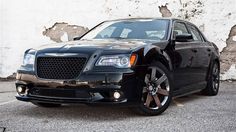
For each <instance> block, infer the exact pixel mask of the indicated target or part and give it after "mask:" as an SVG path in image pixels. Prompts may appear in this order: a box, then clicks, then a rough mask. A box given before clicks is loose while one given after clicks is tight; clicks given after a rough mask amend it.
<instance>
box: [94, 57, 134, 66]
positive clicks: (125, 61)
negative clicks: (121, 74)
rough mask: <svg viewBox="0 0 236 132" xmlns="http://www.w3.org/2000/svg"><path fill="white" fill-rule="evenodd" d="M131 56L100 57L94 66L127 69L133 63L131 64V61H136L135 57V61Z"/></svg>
mask: <svg viewBox="0 0 236 132" xmlns="http://www.w3.org/2000/svg"><path fill="white" fill-rule="evenodd" d="M131 56H133V55H131ZM131 56H129V55H110V56H101V57H100V58H99V59H98V61H97V63H96V66H115V67H118V68H128V67H131V66H132V65H133V64H134V63H133V62H132V63H131V60H133V61H135V60H136V55H135V59H134V58H132V59H131Z"/></svg>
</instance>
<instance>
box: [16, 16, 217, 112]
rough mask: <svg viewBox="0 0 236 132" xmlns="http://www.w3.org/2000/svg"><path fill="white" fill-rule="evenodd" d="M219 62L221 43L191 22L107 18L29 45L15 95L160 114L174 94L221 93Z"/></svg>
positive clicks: (49, 103)
mask: <svg viewBox="0 0 236 132" xmlns="http://www.w3.org/2000/svg"><path fill="white" fill-rule="evenodd" d="M219 63H220V62H219V51H218V48H217V47H216V45H215V44H214V43H212V42H209V41H208V40H207V39H206V38H205V36H204V35H203V34H202V33H201V32H200V31H199V29H198V28H197V27H196V26H195V25H194V24H192V23H190V22H186V21H183V20H179V19H169V18H168V19H164V18H133V19H119V20H112V21H105V22H102V23H100V24H99V25H97V26H96V27H94V28H92V29H91V30H90V31H88V32H87V33H86V34H84V35H83V36H82V37H78V38H75V41H69V42H65V43H58V44H50V45H45V46H42V47H40V48H39V49H29V50H27V51H26V52H25V55H24V62H23V65H22V66H21V67H20V68H19V69H18V71H17V82H16V90H17V93H18V94H17V96H16V98H17V99H18V100H21V101H29V102H32V103H33V104H35V105H38V106H42V107H56V106H60V105H61V104H68V103H85V104H106V105H108V104H113V105H114V104H119V105H127V106H132V108H134V110H136V111H137V112H139V113H142V114H145V115H158V114H160V113H162V112H164V111H165V110H166V109H167V107H168V106H169V104H170V102H171V100H172V97H179V96H183V95H186V94H191V93H195V92H202V93H203V94H206V95H210V96H212V95H217V93H218V90H219V73H220V64H219Z"/></svg>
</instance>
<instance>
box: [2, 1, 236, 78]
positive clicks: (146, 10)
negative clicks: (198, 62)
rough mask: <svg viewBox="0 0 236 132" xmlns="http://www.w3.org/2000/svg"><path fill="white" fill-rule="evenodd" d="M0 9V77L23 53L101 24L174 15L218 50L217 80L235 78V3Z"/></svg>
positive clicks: (27, 4)
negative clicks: (192, 24) (219, 65)
mask: <svg viewBox="0 0 236 132" xmlns="http://www.w3.org/2000/svg"><path fill="white" fill-rule="evenodd" d="M0 6H1V7H0V16H1V17H0V77H7V76H9V75H11V74H12V73H13V72H15V71H16V69H17V67H18V66H19V65H20V64H21V62H22V58H23V53H24V50H26V49H28V48H30V47H38V46H40V45H43V44H46V43H55V42H61V41H67V40H71V39H72V38H73V37H74V36H80V35H81V34H83V32H85V31H87V30H88V28H92V27H93V26H95V25H96V24H97V23H99V22H102V21H103V20H107V19H117V18H124V17H125V18H127V17H177V18H181V19H187V20H189V21H191V22H193V23H195V24H196V25H197V26H198V27H199V28H200V29H201V30H202V31H203V32H204V34H205V35H206V36H207V38H209V40H210V41H213V42H214V43H216V44H217V46H218V47H219V49H220V50H221V51H222V50H223V51H222V53H221V58H222V60H221V62H222V79H231V78H234V79H236V72H235V71H236V70H235V65H234V64H236V60H235V58H236V55H235V39H236V37H235V25H236V8H235V6H236V1H235V0H227V1H226V0H225V1H222V0H166V1H163V0H148V1H147V0H89V1H86V0H40V1H36V0H34V1H33V0H21V1H19V0H1V1H0ZM226 41H227V45H226ZM226 46H227V47H226ZM224 47H225V48H224ZM223 48H224V49H223ZM229 69H230V70H229ZM224 73H226V74H224Z"/></svg>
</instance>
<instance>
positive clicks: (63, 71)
mask: <svg viewBox="0 0 236 132" xmlns="http://www.w3.org/2000/svg"><path fill="white" fill-rule="evenodd" d="M85 63H86V58H85V57H38V58H37V75H38V77H40V78H44V79H75V78H76V77H78V76H79V74H80V72H81V71H82V70H83V67H84V65H85Z"/></svg>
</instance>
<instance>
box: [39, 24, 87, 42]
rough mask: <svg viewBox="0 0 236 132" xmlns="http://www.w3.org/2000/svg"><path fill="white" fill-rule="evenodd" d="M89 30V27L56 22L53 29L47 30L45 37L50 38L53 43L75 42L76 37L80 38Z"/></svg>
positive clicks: (44, 32) (44, 33)
mask: <svg viewBox="0 0 236 132" xmlns="http://www.w3.org/2000/svg"><path fill="white" fill-rule="evenodd" d="M88 30H89V29H88V28H87V27H82V26H77V25H69V24H68V23H65V22H56V23H55V24H54V25H53V26H52V27H50V28H45V30H44V31H43V35H44V36H47V37H49V38H50V39H51V40H52V41H55V42H63V41H70V40H73V38H74V37H80V36H81V35H83V34H84V33H85V32H87V31H88Z"/></svg>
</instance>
